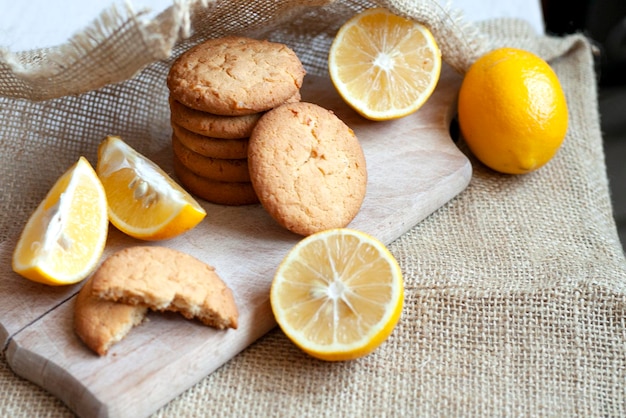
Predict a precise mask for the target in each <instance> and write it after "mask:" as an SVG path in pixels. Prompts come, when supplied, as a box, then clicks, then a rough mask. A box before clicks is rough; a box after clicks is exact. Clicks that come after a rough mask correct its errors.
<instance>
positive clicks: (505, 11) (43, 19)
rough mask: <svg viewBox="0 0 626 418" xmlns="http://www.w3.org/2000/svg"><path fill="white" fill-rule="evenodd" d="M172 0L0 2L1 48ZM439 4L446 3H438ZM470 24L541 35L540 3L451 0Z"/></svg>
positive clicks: (45, 43)
mask: <svg viewBox="0 0 626 418" xmlns="http://www.w3.org/2000/svg"><path fill="white" fill-rule="evenodd" d="M173 2H174V0H132V1H130V0H127V1H124V0H90V1H83V0H29V1H13V0H0V10H2V13H0V47H3V48H6V49H8V50H10V51H13V52H19V51H26V50H30V49H34V48H43V47H51V46H56V45H60V44H63V43H65V42H66V41H67V40H68V39H69V38H70V37H71V36H72V35H73V34H74V33H76V32H77V31H80V30H81V29H82V28H84V27H86V26H87V25H89V23H90V22H91V21H93V20H94V19H95V18H96V17H97V16H98V14H99V13H100V12H101V11H102V10H104V9H106V8H108V7H109V6H111V5H115V6H116V7H118V8H119V9H121V10H123V9H124V8H125V7H129V6H130V7H132V9H133V10H136V11H139V10H147V13H146V15H145V18H150V17H151V16H154V15H156V14H158V12H160V11H162V10H164V9H165V8H167V7H168V6H169V5H171V4H173ZM440 3H441V4H442V5H446V4H448V2H447V1H445V0H440ZM449 4H450V5H451V7H452V8H453V9H458V10H461V11H462V12H463V14H464V16H465V17H466V18H467V19H468V20H470V21H480V20H486V19H491V18H497V17H517V18H522V19H525V20H527V21H529V22H530V23H531V25H532V26H533V28H534V29H535V30H536V31H537V32H538V33H543V32H544V25H543V18H542V11H541V4H540V1H539V0H532V1H528V0H507V1H501V0H452V1H451V2H449Z"/></svg>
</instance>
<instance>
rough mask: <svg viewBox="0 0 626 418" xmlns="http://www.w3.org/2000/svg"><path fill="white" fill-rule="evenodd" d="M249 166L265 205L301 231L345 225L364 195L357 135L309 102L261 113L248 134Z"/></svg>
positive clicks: (285, 223)
mask: <svg viewBox="0 0 626 418" xmlns="http://www.w3.org/2000/svg"><path fill="white" fill-rule="evenodd" d="M248 166H249V170H250V179H251V181H252V185H253V187H254V190H255V192H256V194H257V196H258V198H259V200H260V202H261V204H262V205H263V207H264V208H265V209H266V210H267V212H268V213H269V214H270V215H271V216H272V217H273V218H274V219H275V220H276V221H277V222H278V223H279V224H281V225H282V226H284V227H285V228H287V229H288V230H290V231H292V232H294V233H297V234H300V235H310V234H312V233H315V232H317V231H321V230H324V229H329V228H338V227H345V226H346V225H348V224H349V223H350V221H351V220H352V219H353V218H354V217H355V216H356V214H357V212H358V211H359V209H360V207H361V204H362V203H363V199H364V197H365V191H366V185H367V169H366V164H365V157H364V155H363V150H362V148H361V145H360V144H359V141H358V139H357V137H356V136H355V134H354V132H353V131H352V130H351V129H350V128H349V127H348V126H347V125H346V124H345V123H344V122H343V121H341V120H340V119H339V118H338V117H337V116H336V115H335V114H334V113H333V112H331V111H329V110H326V109H324V108H322V107H320V106H318V105H315V104H312V103H305V102H300V103H289V104H284V105H282V106H279V107H277V108H275V109H273V110H270V111H268V112H267V113H265V115H263V116H262V117H261V119H259V122H258V123H257V125H256V127H255V128H254V131H253V132H252V135H251V136H250V142H249V144H248Z"/></svg>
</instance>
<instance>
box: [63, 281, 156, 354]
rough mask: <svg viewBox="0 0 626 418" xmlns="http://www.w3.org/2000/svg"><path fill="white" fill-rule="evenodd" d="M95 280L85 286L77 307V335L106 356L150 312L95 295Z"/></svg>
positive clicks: (79, 294) (75, 310)
mask: <svg viewBox="0 0 626 418" xmlns="http://www.w3.org/2000/svg"><path fill="white" fill-rule="evenodd" d="M92 282H93V279H89V280H88V281H87V282H85V284H84V285H83V287H82V289H81V290H80V292H78V295H77V296H76V301H75V305H74V331H75V332H76V334H77V335H78V336H79V337H80V339H81V340H82V341H83V342H84V343H85V344H86V345H87V347H89V348H91V349H92V350H93V351H95V352H96V353H98V354H99V355H101V356H103V355H105V354H106V353H107V352H108V351H109V349H110V348H111V347H112V346H113V345H114V344H115V343H117V342H118V341H121V340H122V339H123V338H124V337H126V335H128V333H129V332H130V330H131V329H132V328H133V327H134V326H136V325H139V324H140V323H141V322H143V320H144V318H145V317H146V312H147V311H148V308H146V307H145V306H133V305H126V304H123V303H115V302H109V301H105V300H101V299H99V298H98V297H96V296H94V295H93V294H92V286H91V284H92Z"/></svg>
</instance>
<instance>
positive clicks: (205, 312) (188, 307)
mask: <svg viewBox="0 0 626 418" xmlns="http://www.w3.org/2000/svg"><path fill="white" fill-rule="evenodd" d="M91 286H92V294H93V295H94V296H95V297H98V298H99V299H103V300H108V301H111V302H119V303H125V304H129V305H138V306H146V307H148V308H150V309H152V310H155V311H173V312H179V313H181V314H182V315H183V316H184V317H185V318H188V319H193V318H195V319H198V320H200V321H201V322H202V323H204V324H205V325H208V326H211V327H215V328H219V329H225V328H237V320H238V315H239V314H238V311H237V306H236V304H235V299H234V297H233V293H232V291H231V290H230V289H229V288H228V287H227V286H226V284H225V283H224V282H223V281H222V279H221V278H220V277H219V276H218V275H217V273H216V272H215V269H214V268H213V267H211V266H209V265H208V264H205V263H203V262H202V261H200V260H198V259H197V258H195V257H192V256H191V255H189V254H186V253H183V252H180V251H177V250H174V249H172V248H167V247H159V246H135V247H129V248H125V249H123V250H120V251H118V252H116V253H114V254H113V255H111V256H110V257H109V258H107V259H106V260H105V261H104V262H103V263H102V265H101V266H100V268H98V270H97V271H96V272H95V273H94V275H93V277H92V279H91Z"/></svg>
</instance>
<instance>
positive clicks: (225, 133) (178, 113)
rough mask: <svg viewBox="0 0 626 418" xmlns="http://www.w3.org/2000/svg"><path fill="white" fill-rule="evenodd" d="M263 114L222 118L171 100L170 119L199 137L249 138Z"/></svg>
mask: <svg viewBox="0 0 626 418" xmlns="http://www.w3.org/2000/svg"><path fill="white" fill-rule="evenodd" d="M262 114H263V113H261V112H257V113H251V114H249V115H241V116H222V115H214V114H212V113H207V112H203V111H201V110H196V109H192V108H190V107H187V106H185V105H184V104H182V103H180V102H178V101H176V100H174V99H172V98H170V118H171V121H172V125H174V124H176V125H178V126H181V127H183V128H185V129H187V130H189V131H191V132H194V133H196V134H198V135H204V136H210V137H213V138H226V139H235V138H248V137H249V136H250V134H251V133H252V129H254V126H255V125H256V123H257V122H258V120H259V118H260V117H261V115H262Z"/></svg>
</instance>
